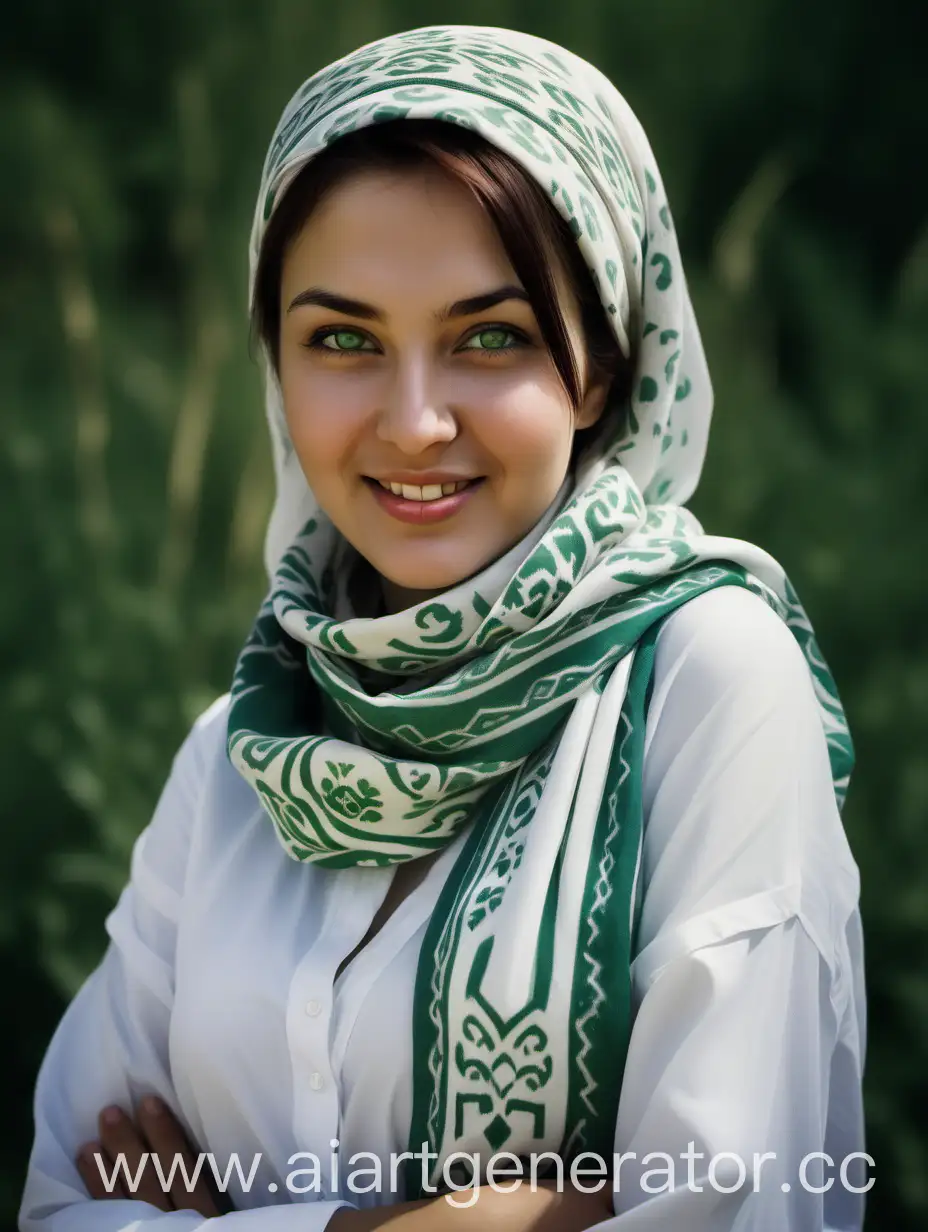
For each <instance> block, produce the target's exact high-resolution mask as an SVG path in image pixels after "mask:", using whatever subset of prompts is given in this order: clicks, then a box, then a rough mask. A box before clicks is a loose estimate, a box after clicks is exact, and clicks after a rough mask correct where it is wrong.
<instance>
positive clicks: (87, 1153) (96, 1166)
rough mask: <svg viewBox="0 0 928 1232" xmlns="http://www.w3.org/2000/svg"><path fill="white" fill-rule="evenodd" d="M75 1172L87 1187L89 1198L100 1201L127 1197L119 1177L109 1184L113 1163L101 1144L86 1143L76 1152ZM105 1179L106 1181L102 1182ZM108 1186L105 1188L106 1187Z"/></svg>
mask: <svg viewBox="0 0 928 1232" xmlns="http://www.w3.org/2000/svg"><path fill="white" fill-rule="evenodd" d="M75 1162H76V1164H77V1170H78V1172H79V1173H80V1174H81V1180H82V1181H83V1182H84V1184H85V1185H86V1186H87V1192H88V1193H89V1194H90V1196H91V1198H94V1199H96V1200H98V1201H99V1200H102V1199H103V1198H126V1197H128V1196H129V1195H128V1194H127V1192H126V1190H125V1189H124V1188H123V1185H122V1182H121V1181H120V1179H119V1177H118V1176H117V1177H116V1183H115V1184H110V1180H111V1178H112V1176H113V1161H112V1160H111V1159H110V1157H109V1156H108V1155H107V1153H106V1151H105V1150H104V1149H103V1143H102V1142H87V1143H85V1144H84V1145H83V1146H82V1147H81V1149H80V1151H79V1152H78V1155H77V1159H76V1161H75ZM104 1177H106V1180H104ZM108 1184H109V1185H110V1187H109V1188H107V1185H108Z"/></svg>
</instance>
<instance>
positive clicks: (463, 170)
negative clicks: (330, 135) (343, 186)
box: [251, 119, 632, 445]
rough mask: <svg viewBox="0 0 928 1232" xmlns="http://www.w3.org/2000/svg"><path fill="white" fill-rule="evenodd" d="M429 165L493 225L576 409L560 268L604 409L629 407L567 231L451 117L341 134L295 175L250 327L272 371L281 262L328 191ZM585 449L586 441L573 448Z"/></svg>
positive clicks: (268, 247) (625, 376) (546, 204)
mask: <svg viewBox="0 0 928 1232" xmlns="http://www.w3.org/2000/svg"><path fill="white" fill-rule="evenodd" d="M429 164H432V165H435V166H437V167H439V168H440V169H441V170H443V171H445V172H446V173H447V174H449V175H451V176H453V177H454V178H455V179H456V180H457V181H458V182H459V183H461V184H463V185H465V186H466V187H467V188H469V189H470V191H471V192H472V193H473V194H474V196H475V198H476V199H477V201H479V203H480V204H481V205H482V206H483V208H484V209H485V210H486V212H487V214H488V215H489V217H490V219H491V221H492V222H493V223H494V225H495V227H496V229H497V231H498V233H499V236H500V239H501V240H502V243H503V247H504V248H505V250H506V255H507V256H508V257H509V260H510V262H511V263H512V267H513V269H514V270H515V273H516V276H517V277H518V279H519V281H520V282H521V284H522V286H523V287H524V288H525V291H526V293H527V294H528V297H529V301H530V303H531V306H532V309H533V311H534V313H535V319H536V320H537V322H538V327H539V330H540V331H541V336H542V338H543V340H544V343H545V345H546V346H547V348H548V350H549V352H550V354H551V358H552V360H553V362H554V365H555V368H556V370H557V373H558V375H559V377H560V379H561V381H562V383H563V385H564V389H565V390H566V392H567V394H568V397H569V398H570V401H571V405H572V406H573V408H574V410H575V411H577V410H578V409H579V407H580V404H581V401H582V397H583V390H582V389H581V386H580V373H579V371H578V368H577V362H576V357H575V355H574V353H573V349H572V347H571V345H570V339H569V337H568V334H567V329H566V325H565V322H564V317H563V314H562V312H561V309H560V305H559V303H558V297H557V290H556V284H555V275H554V271H555V268H556V266H557V264H558V263H559V264H560V266H561V267H562V268H563V269H564V270H566V272H567V276H568V278H569V280H570V282H571V285H572V287H573V290H574V293H575V295H576V297H577V300H578V303H579V306H580V312H581V321H582V328H583V336H584V340H585V343H586V351H587V358H588V361H589V364H590V366H591V375H592V374H596V375H605V376H607V377H611V379H612V384H611V388H610V394H609V398H608V401H607V406H608V407H610V408H616V407H617V406H618V407H619V408H624V406H625V404H626V402H627V399H628V395H629V393H630V389H631V379H632V365H631V363H630V361H629V360H627V359H626V358H625V356H624V355H623V354H622V352H621V349H620V347H619V344H618V342H617V340H616V338H615V335H614V334H613V332H612V327H611V326H610V324H609V318H608V316H607V315H606V312H605V309H604V308H603V306H602V302H601V301H600V298H599V294H598V292H597V290H596V285H595V283H594V281H593V277H592V275H591V274H590V271H589V269H588V268H587V266H586V263H585V261H584V260H583V256H582V254H581V252H580V250H579V248H578V247H577V244H576V241H575V239H574V236H573V233H572V232H571V229H570V227H569V225H568V224H567V222H565V220H564V219H563V218H562V217H561V215H560V214H559V213H558V212H557V210H556V209H555V208H554V206H553V205H552V204H551V202H550V201H549V200H548V199H547V197H546V195H545V193H544V191H543V190H542V188H541V187H540V186H539V185H538V184H537V183H536V182H535V180H534V179H532V178H531V176H529V174H528V173H527V172H525V171H523V169H522V168H521V167H520V166H519V164H518V163H517V162H515V160H514V159H512V158H510V157H509V155H508V154H506V153H505V152H504V151H503V150H500V149H497V147H496V146H494V145H492V144H491V143H490V142H489V141H487V140H486V139H485V138H484V137H482V136H481V135H480V134H479V133H476V132H474V131H473V130H472V129H468V128H464V127H462V126H460V125H456V124H451V123H448V122H447V121H444V120H430V119H424V120H388V121H385V122H382V123H380V124H375V125H371V126H369V127H366V128H361V129H356V130H355V131H353V132H350V133H348V134H346V135H345V136H342V137H339V138H338V139H337V140H336V141H334V142H333V143H332V144H331V145H330V146H328V147H327V148H326V149H324V150H322V151H321V152H320V153H319V154H318V155H317V156H316V157H315V158H314V159H313V160H312V161H311V162H310V163H308V164H307V165H306V166H305V167H304V168H303V169H302V171H300V172H299V173H298V174H297V176H296V177H295V179H294V180H293V183H292V184H291V185H290V186H289V188H288V189H287V191H286V193H285V194H284V197H283V200H282V201H281V202H280V204H279V205H278V207H277V209H276V210H275V211H274V213H273V214H272V216H271V220H270V222H269V224H268V227H267V231H266V232H265V234H264V239H263V242H262V245H261V252H260V255H259V258H258V266H257V270H256V275H255V288H254V299H253V301H252V308H251V316H252V327H253V330H254V332H255V333H256V334H257V336H258V337H259V338H260V339H261V340H262V341H263V342H264V344H265V346H266V347H267V349H268V352H269V354H270V356H271V359H272V361H273V363H274V367H275V368H276V367H277V366H278V363H279V342H280V338H279V335H280V279H281V271H282V268H283V262H284V259H285V257H286V254H287V250H288V248H289V246H290V245H291V244H292V243H293V241H294V240H295V239H296V238H297V236H298V235H299V233H300V231H301V230H302V228H303V226H304V225H305V223H306V221H307V219H308V217H309V215H310V214H311V212H312V211H313V209H314V208H315V207H316V206H317V205H318V204H319V202H320V201H321V199H322V197H323V195H324V194H325V193H326V192H328V191H329V190H330V189H331V188H333V187H334V185H335V184H336V183H337V182H338V181H339V180H341V179H342V178H344V177H346V176H347V175H349V174H351V173H353V172H358V171H367V170H374V169H378V170H389V171H396V170H398V169H403V168H417V167H421V166H423V165H426V166H427V165H429ZM552 258H553V260H552ZM602 418H603V419H605V415H604V416H603V417H602ZM601 422H602V421H601ZM597 428H598V425H594V427H593V428H589V429H586V430H585V431H584V432H582V433H581V432H578V434H577V436H578V438H584V437H588V436H589V434H591V433H592V432H593V431H594V430H596V429H597ZM613 430H614V425H613ZM581 443H583V442H582V440H580V439H578V441H577V442H576V444H577V445H579V444H581Z"/></svg>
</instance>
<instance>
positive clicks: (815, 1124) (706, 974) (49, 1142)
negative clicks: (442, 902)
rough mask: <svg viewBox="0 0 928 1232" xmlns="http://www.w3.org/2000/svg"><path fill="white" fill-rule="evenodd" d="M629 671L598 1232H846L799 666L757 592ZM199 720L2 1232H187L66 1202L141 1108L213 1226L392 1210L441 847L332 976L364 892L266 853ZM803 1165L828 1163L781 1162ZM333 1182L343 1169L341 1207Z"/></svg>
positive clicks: (832, 933)
mask: <svg viewBox="0 0 928 1232" xmlns="http://www.w3.org/2000/svg"><path fill="white" fill-rule="evenodd" d="M654 672H655V677H654V690H653V694H652V700H651V705H650V710H649V718H648V725H647V735H646V745H645V759H644V802H645V819H646V829H645V846H644V877H645V882H644V884H645V897H644V905H643V913H642V918H641V926H640V933H639V939H638V940H639V948H638V951H637V955H636V957H635V959H634V962H633V965H632V980H633V1012H634V1025H633V1030H632V1035H631V1042H630V1046H629V1051H628V1056H627V1062H626V1067H625V1076H624V1080H623V1085H622V1091H621V1098H620V1103H619V1110H618V1118H617V1123H616V1128H615V1151H616V1153H617V1154H623V1155H624V1156H625V1158H624V1159H623V1160H622V1161H621V1165H620V1169H619V1173H618V1187H617V1188H616V1189H615V1192H614V1209H615V1215H614V1216H613V1217H610V1218H608V1219H607V1220H606V1221H605V1222H603V1223H601V1224H598V1225H597V1228H599V1229H602V1232H644V1230H645V1229H648V1230H652V1229H653V1230H654V1232H658V1230H660V1232H676V1230H679V1229H683V1228H685V1229H686V1230H687V1232H751V1230H756V1232H760V1230H761V1229H763V1230H764V1232H768V1230H771V1232H773V1230H776V1232H784V1230H785V1229H789V1230H790V1232H813V1230H815V1232H817V1230H821V1229H834V1230H838V1229H841V1230H842V1232H849V1230H854V1229H859V1228H860V1226H861V1223H862V1217H863V1202H864V1197H863V1194H862V1192H855V1191H863V1190H864V1189H865V1187H866V1185H867V1183H868V1182H867V1179H866V1178H867V1176H868V1175H869V1176H872V1171H871V1172H870V1173H867V1172H866V1169H865V1167H864V1165H863V1163H862V1161H861V1160H860V1159H856V1160H852V1159H850V1157H851V1156H853V1155H854V1153H859V1152H862V1151H863V1150H864V1145H863V1115H862V1107H861V1075H862V1065H863V1057H864V1048H865V1002H864V983H863V950H862V939H861V930H860V919H859V915H858V910H857V898H858V888H859V883H858V872H857V867H856V865H855V862H854V859H853V857H852V855H851V852H850V850H849V847H848V844H847V841H846V839H845V835H844V831H843V828H842V825H841V821H840V818H839V814H838V811H837V808H836V806H835V801H834V795H833V791H832V784H831V775H830V771H829V764H828V756H827V749H826V744H825V740H824V736H823V732H822V726H821V721H820V718H819V712H818V709H817V705H816V702H815V699H814V694H813V690H812V684H811V680H810V676H809V673H808V670H807V667H806V664H805V660H804V659H803V657H802V654H801V652H800V651H799V649H798V647H797V645H796V643H795V641H794V639H793V636H792V634H791V633H790V632H789V631H788V630H787V628H786V627H785V625H784V624H783V623H782V622H781V621H780V619H779V618H778V617H777V616H776V615H775V614H774V613H773V612H771V611H770V610H769V609H768V608H767V606H766V605H765V604H764V603H763V602H762V601H761V600H760V599H758V598H757V597H756V596H754V595H752V594H751V593H749V592H747V591H744V590H742V589H741V588H737V587H723V588H720V589H717V590H714V591H711V592H709V593H707V594H704V595H701V596H700V597H698V598H695V599H693V600H691V601H690V602H689V603H687V604H685V605H684V606H683V607H681V608H679V609H678V610H677V611H676V612H675V613H673V614H672V615H671V616H670V617H669V618H668V619H667V620H666V621H665V623H664V626H663V628H662V630H661V632H660V635H659V638H658V642H657V647H656V656H655V666H654ZM227 716H228V697H222V698H219V699H218V700H217V701H216V702H215V703H214V704H213V705H212V706H211V707H210V708H209V709H208V710H207V711H206V712H205V713H204V714H203V715H202V716H201V717H200V718H199V719H198V720H197V722H196V724H195V725H194V727H193V729H192V731H191V732H190V735H189V736H188V738H187V739H186V740H185V742H184V744H183V746H182V747H181V749H180V751H179V753H178V754H177V756H176V758H175V760H174V765H173V768H172V771H171V774H170V777H169V779H168V782H167V785H166V786H165V788H164V792H163V794H162V796H161V799H160V801H159V803H158V806H157V808H156V810H155V813H154V816H153V818H152V821H151V823H150V825H149V826H148V827H147V828H146V830H145V831H144V832H143V833H142V835H141V836H140V837H139V839H138V841H137V843H136V845H135V849H134V853H133V857H132V869H131V878H130V881H129V883H128V885H127V886H126V888H125V890H124V891H123V893H122V896H121V897H120V899H119V902H118V904H117V906H116V907H115V908H114V910H113V911H112V913H111V914H110V916H109V917H108V919H107V925H106V926H107V931H108V933H109V937H110V944H109V947H108V949H107V951H106V954H105V956H104V958H103V961H102V962H101V964H100V966H99V967H98V968H97V969H96V971H94V972H93V974H92V975H91V976H90V977H89V978H88V980H87V981H86V983H85V984H84V986H83V987H82V989H81V990H80V992H79V993H78V995H77V996H76V998H75V999H74V1001H73V1002H72V1004H71V1005H70V1007H69V1008H68V1010H67V1012H66V1013H65V1015H64V1017H63V1019H62V1021H61V1023H60V1025H59V1027H58V1029H57V1031H56V1033H55V1036H54V1038H53V1040H52V1042H51V1044H50V1046H49V1049H48V1052H47V1055H46V1057H45V1060H44V1062H43V1065H42V1069H41V1072H40V1074H39V1079H38V1085H37V1091H36V1104H35V1117H36V1137H35V1143H34V1147H33V1151H32V1156H31V1160H30V1166H29V1173H28V1177H27V1181H26V1187H25V1194H24V1197H23V1203H22V1208H21V1212H20V1223H19V1227H20V1229H21V1232H39V1230H42V1232H91V1230H92V1232H117V1230H122V1232H130V1230H132V1232H142V1230H144V1232H184V1230H185V1229H188V1230H192V1229H194V1228H201V1227H203V1226H204V1225H205V1221H204V1220H203V1218H202V1216H200V1215H198V1214H196V1213H195V1212H193V1211H176V1212H173V1213H170V1214H166V1213H164V1212H161V1211H159V1210H157V1209H156V1208H155V1207H153V1206H151V1205H149V1204H147V1203H145V1202H142V1201H136V1200H114V1199H110V1200H106V1201H96V1202H95V1201H92V1200H90V1199H89V1197H88V1195H87V1191H86V1190H85V1188H84V1185H83V1183H82V1181H81V1179H80V1176H79V1174H78V1172H77V1169H76V1167H75V1164H74V1158H75V1155H76V1153H77V1150H78V1148H79V1147H80V1146H81V1145H82V1144H83V1143H84V1142H86V1141H88V1140H90V1139H93V1138H95V1137H96V1136H97V1128H96V1126H97V1116H98V1113H99V1112H100V1110H101V1109H102V1108H103V1107H104V1106H106V1105H107V1104H110V1103H116V1104H119V1105H121V1106H122V1107H123V1108H124V1109H126V1110H131V1109H132V1108H133V1107H134V1105H135V1104H136V1103H137V1101H138V1100H139V1099H140V1098H141V1097H142V1095H144V1094H146V1093H149V1092H154V1093H156V1094H158V1095H160V1096H161V1097H162V1098H163V1099H165V1100H166V1102H167V1103H168V1104H169V1105H170V1107H171V1108H172V1109H174V1111H175V1113H176V1114H177V1115H178V1116H179V1118H180V1119H181V1121H182V1123H183V1124H184V1126H185V1127H186V1129H187V1131H188V1133H189V1134H190V1136H191V1139H192V1141H193V1142H195V1143H196V1144H197V1146H198V1148H199V1150H201V1151H204V1152H212V1153H213V1154H214V1156H215V1160H216V1166H217V1167H218V1168H219V1170H220V1174H221V1173H223V1172H224V1171H225V1168H226V1166H227V1164H228V1162H229V1160H230V1158H231V1157H232V1156H233V1155H235V1154H237V1157H238V1163H239V1167H240V1168H241V1177H238V1176H236V1174H235V1173H234V1172H233V1175H232V1177H231V1181H230V1184H229V1187H228V1194H229V1197H230V1198H231V1202H232V1205H233V1206H234V1207H235V1210H234V1212H233V1213H231V1214H228V1215H222V1216H220V1217H219V1218H218V1220H217V1222H215V1223H213V1222H210V1229H212V1228H214V1227H215V1228H216V1232H219V1229H218V1224H219V1223H220V1222H225V1223H226V1225H227V1227H228V1228H229V1232H250V1230H255V1232H258V1230H259V1229H260V1232H321V1230H322V1229H323V1228H325V1226H326V1225H327V1223H328V1222H329V1219H330V1218H331V1216H332V1214H333V1213H334V1211H336V1210H337V1209H338V1208H339V1207H341V1206H345V1205H353V1206H356V1207H370V1206H377V1205H384V1204H386V1203H390V1202H393V1201H399V1200H402V1196H403V1195H402V1193H399V1194H395V1193H391V1192H390V1191H389V1187H390V1155H391V1153H398V1152H402V1151H405V1150H407V1149H408V1141H407V1134H408V1130H409V1124H410V1111H411V1095H412V1079H411V1075H412V999H413V983H414V977H415V970H416V962H417V955H418V951H419V948H420V945H421V942H422V937H423V934H424V931H425V928H426V924H427V922H428V919H429V915H430V912H431V910H432V908H433V906H434V904H435V902H436V899H437V897H438V893H439V890H440V888H441V885H442V883H443V881H444V879H445V877H446V876H447V874H448V872H449V870H450V868H451V865H452V863H453V861H454V858H455V855H456V853H457V851H458V850H459V848H460V845H461V843H462V841H463V837H464V836H463V835H461V836H459V837H458V838H457V839H456V840H455V841H454V843H453V844H452V845H451V846H449V847H448V848H447V849H446V851H445V852H444V853H443V854H442V855H441V856H440V857H439V859H438V860H436V862H435V863H434V864H433V865H432V867H431V868H430V869H429V871H428V872H427V874H426V876H425V878H424V880H423V881H422V882H421V884H420V885H419V886H417V887H416V888H415V889H414V890H413V892H412V893H411V894H410V895H409V897H408V898H406V899H405V900H404V901H403V902H402V903H401V905H400V906H399V908H398V909H397V910H396V911H395V912H394V914H393V915H392V916H390V918H389V919H388V920H387V922H386V923H385V924H384V926H383V927H382V929H381V930H380V932H379V933H378V934H377V935H376V936H375V938H374V939H373V940H372V941H371V942H370V943H369V944H368V945H367V946H365V948H364V949H362V950H361V952H360V953H359V954H358V955H357V956H356V957H355V958H354V959H353V960H352V962H351V963H350V964H349V965H348V967H347V968H346V969H345V970H344V972H343V973H342V974H341V976H340V977H339V979H338V980H337V981H334V983H333V977H334V974H335V971H336V969H337V968H338V966H339V964H340V962H341V960H342V959H343V958H344V957H345V956H346V955H347V954H349V953H350V952H351V951H352V950H353V949H354V948H355V946H356V945H357V944H358V943H359V942H360V940H361V939H362V938H363V937H364V935H365V934H366V932H367V929H368V927H369V925H370V923H371V920H372V918H373V916H374V913H375V912H376V910H377V908H378V906H379V905H380V903H381V901H382V900H383V898H384V895H385V893H386V890H387V887H388V885H389V883H390V880H391V878H392V876H393V870H392V869H390V868H387V869H371V868H359V869H347V870H327V869H320V868H318V867H316V866H315V865H305V864H299V863H297V862H295V861H294V860H292V859H290V858H289V857H288V856H287V855H286V854H285V852H284V850H283V848H282V847H281V844H280V842H279V841H278V839H277V837H276V834H275V832H274V829H273V826H272V824H271V822H270V820H269V818H268V817H267V816H266V815H265V814H264V813H263V811H262V809H261V807H260V804H259V802H258V799H257V797H256V795H255V794H254V792H253V791H252V789H251V788H250V787H249V786H248V785H247V784H246V783H245V781H244V780H243V779H242V778H241V777H240V776H239V774H238V773H237V772H236V771H235V770H234V769H233V767H232V766H231V765H230V763H229V762H228V760H227V758H226V753H225V736H226V722H227ZM333 1140H337V1143H338V1144H339V1145H338V1147H337V1150H338V1158H337V1161H336V1165H337V1166H336V1167H333V1158H332V1157H333V1149H332V1146H331V1144H332V1141H333ZM301 1152H303V1153H307V1152H308V1153H311V1155H314V1156H316V1157H317V1158H318V1160H319V1161H320V1164H321V1166H320V1167H319V1169H318V1171H317V1172H315V1173H314V1172H312V1171H301V1169H309V1168H311V1167H312V1164H311V1162H310V1158H309V1156H307V1155H305V1154H304V1155H302V1156H300V1155H299V1153H301ZM361 1152H365V1154H364V1155H361V1156H360V1158H359V1159H358V1160H355V1161H354V1162H352V1160H351V1158H350V1157H351V1156H353V1155H355V1154H356V1153H361ZM652 1152H660V1153H664V1154H659V1155H656V1156H655V1155H651V1156H650V1158H649V1154H650V1153H652ZM821 1152H824V1153H825V1154H826V1155H827V1156H828V1157H829V1159H830V1161H831V1162H830V1163H829V1162H828V1161H826V1160H823V1159H822V1158H821V1156H820V1155H812V1157H811V1158H805V1162H803V1161H804V1157H808V1156H810V1155H811V1154H812V1153H821ZM368 1153H372V1155H371V1154H368ZM764 1154H766V1155H767V1156H768V1158H767V1160H761V1161H760V1163H759V1164H757V1165H756V1164H755V1156H763V1155H764ZM294 1156H298V1158H297V1159H295V1160H294V1159H293V1157H294ZM372 1156H375V1157H377V1160H379V1161H381V1166H382V1178H383V1180H382V1183H383V1185H384V1187H385V1192H383V1193H381V1194H378V1193H376V1192H370V1193H363V1192H354V1191H355V1190H363V1189H365V1188H367V1187H369V1186H370V1185H371V1184H373V1180H374V1178H375V1176H376V1173H375V1172H373V1171H371V1169H372V1168H374V1167H375V1166H376V1161H375V1160H374V1159H373V1158H372ZM771 1157H774V1158H771ZM849 1159H850V1161H849ZM739 1160H740V1161H743V1163H744V1168H743V1169H742V1168H741V1166H740V1164H739ZM847 1161H849V1162H847ZM607 1162H609V1163H610V1164H611V1162H612V1161H607ZM349 1165H350V1166H349ZM842 1165H843V1168H844V1175H843V1178H842V1174H841V1169H842ZM206 1166H207V1165H204V1167H206ZM353 1169H367V1171H359V1172H357V1173H355V1174H354V1176H353V1180H352V1183H351V1185H349V1184H348V1176H349V1175H350V1174H352V1172H353ZM249 1174H251V1182H250V1183H249V1180H248V1177H249ZM742 1176H743V1177H744V1179H743V1180H742ZM242 1177H243V1178H244V1180H242ZM803 1177H804V1178H805V1180H804V1181H803ZM594 1180H595V1178H594ZM739 1181H742V1183H741V1184H740V1185H739V1183H738V1182H739ZM585 1183H587V1184H592V1183H593V1181H589V1180H588V1181H586V1182H585ZM723 1190H725V1191H728V1192H723ZM816 1190H817V1191H820V1192H815V1191H816Z"/></svg>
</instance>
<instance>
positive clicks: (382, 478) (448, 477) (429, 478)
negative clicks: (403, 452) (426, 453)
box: [364, 471, 478, 488]
mask: <svg viewBox="0 0 928 1232" xmlns="http://www.w3.org/2000/svg"><path fill="white" fill-rule="evenodd" d="M364 478H365V479H376V480H377V481H378V483H408V484H411V485H412V486H413V487H415V488H427V487H429V486H430V485H431V484H436V483H464V482H465V480H468V481H469V480H471V479H476V478H478V476H476V475H455V474H454V473H453V472H452V471H392V472H391V473H390V474H389V475H365V476H364Z"/></svg>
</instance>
